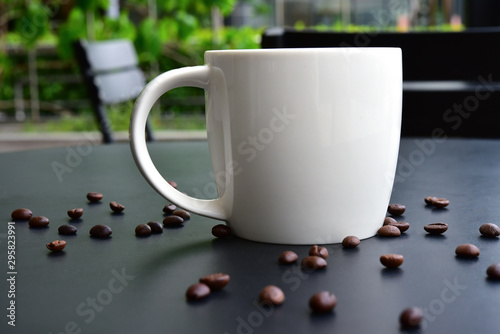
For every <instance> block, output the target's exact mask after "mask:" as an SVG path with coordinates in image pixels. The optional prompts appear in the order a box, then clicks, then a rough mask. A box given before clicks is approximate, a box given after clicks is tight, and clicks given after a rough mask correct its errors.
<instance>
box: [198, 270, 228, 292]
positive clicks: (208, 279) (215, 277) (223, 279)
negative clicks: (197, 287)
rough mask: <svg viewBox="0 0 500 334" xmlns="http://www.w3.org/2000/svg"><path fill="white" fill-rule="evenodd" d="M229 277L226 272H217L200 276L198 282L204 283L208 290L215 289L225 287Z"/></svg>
mask: <svg viewBox="0 0 500 334" xmlns="http://www.w3.org/2000/svg"><path fill="white" fill-rule="evenodd" d="M230 279H231V278H230V277H229V275H228V274H223V273H217V274H211V275H207V276H203V277H201V278H200V283H203V284H206V285H208V287H209V288H210V290H212V291H216V290H220V289H222V288H223V287H225V286H226V285H227V284H228V283H229V280H230Z"/></svg>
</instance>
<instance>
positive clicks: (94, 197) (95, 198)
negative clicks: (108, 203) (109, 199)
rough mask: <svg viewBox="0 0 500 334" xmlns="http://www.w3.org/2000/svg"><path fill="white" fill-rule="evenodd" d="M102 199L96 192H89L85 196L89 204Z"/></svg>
mask: <svg viewBox="0 0 500 334" xmlns="http://www.w3.org/2000/svg"><path fill="white" fill-rule="evenodd" d="M102 198H103V195H102V194H101V193H96V192H90V193H88V194H87V199H88V200H89V202H91V203H97V202H99V201H100V200H101V199H102Z"/></svg>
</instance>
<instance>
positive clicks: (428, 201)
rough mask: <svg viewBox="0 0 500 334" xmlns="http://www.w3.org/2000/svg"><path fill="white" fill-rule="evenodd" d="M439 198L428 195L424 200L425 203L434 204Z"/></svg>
mask: <svg viewBox="0 0 500 334" xmlns="http://www.w3.org/2000/svg"><path fill="white" fill-rule="evenodd" d="M437 199H438V198H437V197H434V196H427V197H426V198H424V201H425V204H427V205H432V202H433V201H435V200H437Z"/></svg>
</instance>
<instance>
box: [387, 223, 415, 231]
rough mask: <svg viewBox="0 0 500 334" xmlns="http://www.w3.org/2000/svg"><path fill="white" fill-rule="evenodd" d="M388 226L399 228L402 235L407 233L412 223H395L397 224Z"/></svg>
mask: <svg viewBox="0 0 500 334" xmlns="http://www.w3.org/2000/svg"><path fill="white" fill-rule="evenodd" d="M387 225H390V226H395V227H397V228H398V229H399V230H400V231H401V233H403V232H406V230H408V229H409V228H410V223H407V222H395V223H389V224H387Z"/></svg>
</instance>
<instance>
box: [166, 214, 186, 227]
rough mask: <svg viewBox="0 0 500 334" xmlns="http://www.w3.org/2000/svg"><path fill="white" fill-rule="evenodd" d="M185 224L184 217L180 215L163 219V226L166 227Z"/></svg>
mask: <svg viewBox="0 0 500 334" xmlns="http://www.w3.org/2000/svg"><path fill="white" fill-rule="evenodd" d="M182 224H184V219H182V217H179V216H168V217H165V219H163V226H165V227H179V226H182Z"/></svg>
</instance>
